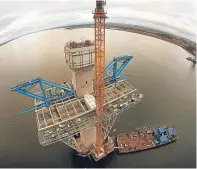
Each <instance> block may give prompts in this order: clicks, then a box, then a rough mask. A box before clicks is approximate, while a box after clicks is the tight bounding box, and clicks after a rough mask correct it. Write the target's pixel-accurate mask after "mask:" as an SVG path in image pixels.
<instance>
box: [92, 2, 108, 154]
mask: <svg viewBox="0 0 197 169" xmlns="http://www.w3.org/2000/svg"><path fill="white" fill-rule="evenodd" d="M105 5H106V1H104V0H97V1H96V8H95V11H94V12H93V14H94V28H95V88H94V91H95V100H96V113H97V115H98V117H99V122H98V123H97V126H96V151H97V153H99V152H100V151H101V146H102V143H103V136H102V116H103V107H104V89H105V83H104V68H105V20H106V18H107V17H106V15H105V14H106V12H105V11H104V6H105Z"/></svg>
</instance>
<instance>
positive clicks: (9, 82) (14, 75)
mask: <svg viewBox="0 0 197 169" xmlns="http://www.w3.org/2000/svg"><path fill="white" fill-rule="evenodd" d="M93 37H94V34H93V29H77V30H51V31H46V32H40V33H36V34H32V35H28V36H25V37H22V38H20V39H18V40H15V41H13V42H10V43H8V44H6V45H4V46H1V47H0V167H195V165H196V162H195V160H196V97H195V96H196V89H195V86H196V78H195V77H196V73H195V72H196V67H195V66H194V65H193V64H192V63H191V62H189V61H187V60H186V59H185V58H186V57H188V56H190V55H189V54H188V53H187V52H186V51H184V50H183V49H182V48H180V47H177V46H175V45H172V44H170V43H167V42H164V41H161V40H158V39H154V38H151V37H146V36H143V35H137V34H133V33H129V32H121V31H115V30H108V31H107V32H106V64H107V63H109V61H110V60H112V58H113V57H115V56H121V55H125V54H129V55H132V56H134V59H133V60H132V61H131V63H130V64H129V65H128V66H127V67H126V69H125V70H124V72H125V73H130V75H131V77H130V78H129V79H128V80H129V81H130V82H131V83H132V84H133V85H134V86H136V87H137V88H138V89H139V90H140V91H141V92H143V94H144V96H145V97H144V99H143V100H142V101H141V102H140V103H139V104H137V105H136V107H134V108H131V109H129V110H128V111H126V112H124V113H122V114H120V115H119V117H118V118H117V121H116V123H115V125H114V128H113V129H116V131H115V132H114V133H113V132H112V133H111V135H115V134H118V133H120V132H129V131H133V130H140V129H145V128H154V127H157V126H161V125H164V124H169V123H170V124H173V125H175V127H176V129H177V131H178V133H179V140H178V141H177V142H175V143H173V144H171V145H168V146H165V147H161V148H158V149H154V150H150V151H146V152H140V153H136V154H127V155H121V156H120V155H117V154H116V153H113V154H111V155H110V156H109V157H108V158H106V159H104V160H101V161H99V162H98V163H95V162H93V161H91V160H89V159H88V158H87V159H83V158H80V157H77V156H76V155H75V154H74V153H73V151H72V150H71V149H70V148H68V147H67V146H66V145H65V144H63V143H57V144H53V145H50V146H47V147H43V146H41V145H40V144H39V142H38V138H37V133H36V123H35V117H34V114H33V113H30V114H28V115H25V116H21V115H20V114H19V112H20V110H21V109H22V108H23V107H25V106H30V105H32V104H33V100H32V99H29V98H26V97H25V96H22V95H19V94H17V93H13V92H11V91H10V88H11V87H13V86H14V85H15V84H16V83H18V82H20V81H23V80H26V79H30V78H33V77H37V76H40V77H42V78H45V79H48V80H50V81H54V82H56V83H62V82H63V81H64V80H70V78H71V73H70V71H69V69H68V66H67V65H66V62H65V60H64V51H63V47H64V44H65V42H66V41H68V40H80V39H81V38H85V39H86V38H87V39H93Z"/></svg>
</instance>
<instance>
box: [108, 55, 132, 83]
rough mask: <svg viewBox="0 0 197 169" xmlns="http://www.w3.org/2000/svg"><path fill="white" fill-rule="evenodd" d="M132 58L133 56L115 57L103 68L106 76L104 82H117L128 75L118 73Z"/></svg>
mask: <svg viewBox="0 0 197 169" xmlns="http://www.w3.org/2000/svg"><path fill="white" fill-rule="evenodd" d="M132 58H133V56H121V57H115V58H114V59H113V60H112V61H111V62H110V63H109V65H108V66H107V67H106V68H105V75H106V76H107V77H106V78H105V83H106V84H111V83H114V82H117V80H120V79H123V78H126V77H128V75H124V76H122V77H120V73H121V72H122V71H123V69H124V68H125V67H126V66H127V64H128V63H129V61H130V60H131V59H132ZM118 64H120V65H118Z"/></svg>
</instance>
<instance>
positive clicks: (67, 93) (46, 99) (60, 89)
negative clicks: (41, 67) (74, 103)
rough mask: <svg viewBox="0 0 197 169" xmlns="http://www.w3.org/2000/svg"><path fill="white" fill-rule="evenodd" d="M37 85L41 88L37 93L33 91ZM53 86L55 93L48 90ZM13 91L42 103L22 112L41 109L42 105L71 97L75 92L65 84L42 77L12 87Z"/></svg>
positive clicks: (46, 105) (45, 105)
mask: <svg viewBox="0 0 197 169" xmlns="http://www.w3.org/2000/svg"><path fill="white" fill-rule="evenodd" d="M35 86H37V87H38V88H39V89H40V90H39V92H37V93H34V92H33V91H32V90H33V89H34V88H35ZM51 88H53V89H54V92H53V93H52V90H48V89H51ZM11 91H15V92H17V93H20V94H23V95H25V96H28V97H31V98H34V99H36V100H39V101H40V104H37V105H35V106H32V107H27V108H24V109H23V110H22V111H21V113H22V114H25V113H27V112H31V111H33V110H35V109H39V108H42V107H48V106H49V105H51V104H53V103H54V102H55V101H57V100H60V99H67V98H71V97H73V96H74V94H75V92H74V90H72V89H70V88H67V87H65V86H63V85H58V84H55V83H53V82H50V81H48V80H45V79H42V78H40V77H38V78H34V79H31V80H29V81H25V82H23V83H20V84H17V85H16V86H15V87H13V88H11Z"/></svg>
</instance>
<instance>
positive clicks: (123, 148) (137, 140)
mask: <svg viewBox="0 0 197 169" xmlns="http://www.w3.org/2000/svg"><path fill="white" fill-rule="evenodd" d="M177 139H178V135H177V132H176V130H175V128H174V127H173V126H172V125H166V126H164V127H160V128H158V129H154V130H144V131H138V132H131V133H121V134H118V135H117V137H116V142H117V147H116V148H117V149H118V152H119V153H130V152H139V151H143V150H148V149H152V148H156V147H160V146H162V145H166V144H169V143H172V142H174V141H176V140H177Z"/></svg>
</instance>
